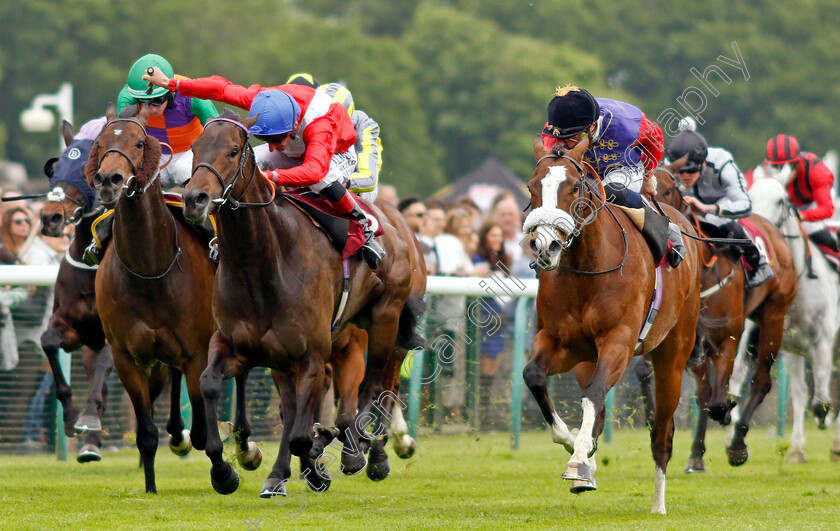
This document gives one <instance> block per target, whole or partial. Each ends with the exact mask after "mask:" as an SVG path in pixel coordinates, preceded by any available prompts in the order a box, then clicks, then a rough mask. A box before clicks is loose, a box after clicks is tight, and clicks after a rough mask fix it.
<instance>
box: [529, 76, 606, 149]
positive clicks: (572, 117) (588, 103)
mask: <svg viewBox="0 0 840 531" xmlns="http://www.w3.org/2000/svg"><path fill="white" fill-rule="evenodd" d="M554 94H555V96H554V99H552V100H551V102H550V103H549V104H548V123H546V125H545V128H544V129H543V134H546V135H548V136H553V137H554V138H569V137H572V136H575V135H576V134H578V133H581V132H582V131H585V130H586V128H587V127H589V126H590V125H592V123H593V122H595V121H596V120H598V116H599V115H600V114H601V106H600V105H598V102H597V101H596V100H595V98H594V97H592V94H590V93H589V92H588V91H586V90H584V89H582V88H578V87H575V86H572V85H566V86H565V87H558V88H557V90H556V91H555V92H554Z"/></svg>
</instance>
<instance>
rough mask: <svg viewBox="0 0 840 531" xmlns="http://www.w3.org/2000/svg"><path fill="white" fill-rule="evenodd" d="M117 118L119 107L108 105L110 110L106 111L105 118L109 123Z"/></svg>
mask: <svg viewBox="0 0 840 531" xmlns="http://www.w3.org/2000/svg"><path fill="white" fill-rule="evenodd" d="M116 117H117V106H116V105H114V104H113V103H109V104H108V108H107V109H106V110H105V118H106V119H107V121H109V122H110V121H111V120H113V119H114V118H116Z"/></svg>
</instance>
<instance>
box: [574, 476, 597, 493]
mask: <svg viewBox="0 0 840 531" xmlns="http://www.w3.org/2000/svg"><path fill="white" fill-rule="evenodd" d="M590 490H598V486H597V485H596V484H595V479H592V481H582V480H579V479H575V480H572V486H571V487H569V492H571V493H572V494H580V493H581V492H589V491H590Z"/></svg>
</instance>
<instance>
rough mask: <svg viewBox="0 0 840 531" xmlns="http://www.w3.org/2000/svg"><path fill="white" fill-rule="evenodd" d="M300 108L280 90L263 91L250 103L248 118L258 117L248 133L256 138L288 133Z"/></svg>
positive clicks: (295, 120)
mask: <svg viewBox="0 0 840 531" xmlns="http://www.w3.org/2000/svg"><path fill="white" fill-rule="evenodd" d="M299 114H300V106H298V104H297V102H296V101H295V99H294V98H293V97H291V96H289V95H288V94H286V93H285V92H283V91H282V90H276V89H271V90H264V91H262V92H260V93H259V94H257V95H256V97H255V98H254V101H253V102H251V108H250V109H249V110H248V116H249V117H253V116H257V115H259V118H257V123H255V124H254V125H252V126H251V128H250V129H248V133H250V134H252V135H257V136H274V135H282V134H284V133H288V132H289V131H291V130H292V128H293V127H294V126H295V122H297V118H298V115H299Z"/></svg>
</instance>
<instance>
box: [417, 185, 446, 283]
mask: <svg viewBox="0 0 840 531" xmlns="http://www.w3.org/2000/svg"><path fill="white" fill-rule="evenodd" d="M425 206H426V213H425V214H424V215H423V221H422V223H420V230H419V231H418V234H417V240H418V241H419V242H420V247H422V249H423V257H424V258H425V259H426V270H427V271H428V274H430V275H437V274H439V273H438V271H439V261H440V258H441V257H440V253H439V252H438V249H437V242H436V238H437V237H438V236H440V235H441V234H442V233H443V228H444V226H445V225H446V209H444V208H443V204H442V203H436V202H430V203H427V204H426V205H425ZM440 274H445V273H440Z"/></svg>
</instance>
